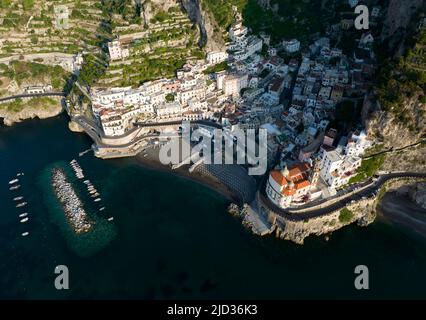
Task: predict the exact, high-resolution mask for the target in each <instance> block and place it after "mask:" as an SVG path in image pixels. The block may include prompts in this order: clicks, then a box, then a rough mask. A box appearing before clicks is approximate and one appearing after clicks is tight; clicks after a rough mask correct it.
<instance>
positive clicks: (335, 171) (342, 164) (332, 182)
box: [320, 148, 362, 190]
mask: <svg viewBox="0 0 426 320" xmlns="http://www.w3.org/2000/svg"><path fill="white" fill-rule="evenodd" d="M361 162H362V159H361V158H360V157H357V156H352V155H346V154H342V153H340V152H339V150H336V149H329V148H327V149H323V153H322V159H321V165H320V167H321V178H322V179H323V180H324V182H326V183H327V185H328V186H329V187H330V189H334V190H335V189H337V188H340V187H341V186H343V185H345V184H347V183H348V182H349V180H350V179H351V178H352V177H353V176H355V175H356V170H357V169H358V168H359V167H360V166H361Z"/></svg>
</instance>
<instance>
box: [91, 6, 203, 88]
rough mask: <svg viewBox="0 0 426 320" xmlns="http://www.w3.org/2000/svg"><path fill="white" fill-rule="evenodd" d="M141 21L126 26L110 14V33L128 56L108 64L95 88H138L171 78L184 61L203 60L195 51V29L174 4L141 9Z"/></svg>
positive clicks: (197, 49) (197, 51)
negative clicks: (161, 79) (142, 84)
mask: <svg viewBox="0 0 426 320" xmlns="http://www.w3.org/2000/svg"><path fill="white" fill-rule="evenodd" d="M141 17H142V19H141V21H140V22H139V24H137V23H133V24H131V23H129V21H128V20H127V19H123V17H122V16H120V15H114V16H113V21H112V26H113V29H112V34H113V36H114V38H116V39H118V40H119V41H120V42H121V43H122V44H123V45H124V46H126V48H128V49H129V52H130V56H129V57H126V58H124V59H122V60H119V61H110V63H109V67H108V69H107V71H106V73H105V74H104V76H103V77H102V78H101V79H100V81H99V83H98V85H108V86H138V85H140V84H141V83H143V82H145V81H148V80H153V79H158V78H163V77H172V76H174V75H175V72H176V70H177V69H179V68H181V67H182V66H183V65H184V64H185V62H186V61H187V60H188V59H200V58H204V53H203V52H202V51H201V50H200V49H199V48H198V46H197V44H198V41H199V30H198V28H197V26H196V25H194V24H193V23H192V22H191V21H190V20H189V18H188V16H187V15H186V14H185V13H184V12H183V11H182V9H181V7H180V6H179V5H178V3H177V2H175V3H174V5H173V6H169V7H168V9H167V10H164V6H161V7H160V6H158V5H155V4H154V3H150V4H146V5H145V6H143V7H141Z"/></svg>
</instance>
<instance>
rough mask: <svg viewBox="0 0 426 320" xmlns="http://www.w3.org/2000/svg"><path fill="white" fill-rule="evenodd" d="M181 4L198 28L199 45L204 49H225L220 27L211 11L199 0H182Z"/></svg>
mask: <svg viewBox="0 0 426 320" xmlns="http://www.w3.org/2000/svg"><path fill="white" fill-rule="evenodd" d="M182 6H183V8H184V9H185V11H186V12H187V13H188V16H189V18H190V19H191V21H193V22H194V23H196V24H197V25H198V27H199V29H200V33H201V38H200V43H199V45H200V47H204V48H205V49H206V51H223V50H225V41H224V40H223V38H222V32H221V30H220V27H219V25H218V24H217V22H216V21H215V19H214V18H213V17H212V16H211V13H210V12H208V10H207V9H204V8H203V6H202V3H201V0H182Z"/></svg>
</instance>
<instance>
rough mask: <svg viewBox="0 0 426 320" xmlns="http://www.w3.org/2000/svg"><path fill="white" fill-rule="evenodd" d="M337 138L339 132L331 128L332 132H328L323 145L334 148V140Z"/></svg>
mask: <svg viewBox="0 0 426 320" xmlns="http://www.w3.org/2000/svg"><path fill="white" fill-rule="evenodd" d="M336 137H337V130H336V129H333V128H331V129H330V130H328V132H327V133H326V135H325V136H324V142H323V144H324V145H326V146H328V147H332V146H333V144H334V140H335V139H336Z"/></svg>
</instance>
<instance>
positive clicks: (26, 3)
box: [22, 0, 34, 10]
mask: <svg viewBox="0 0 426 320" xmlns="http://www.w3.org/2000/svg"><path fill="white" fill-rule="evenodd" d="M22 6H23V7H24V10H31V9H32V8H33V7H34V0H23V1H22Z"/></svg>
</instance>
